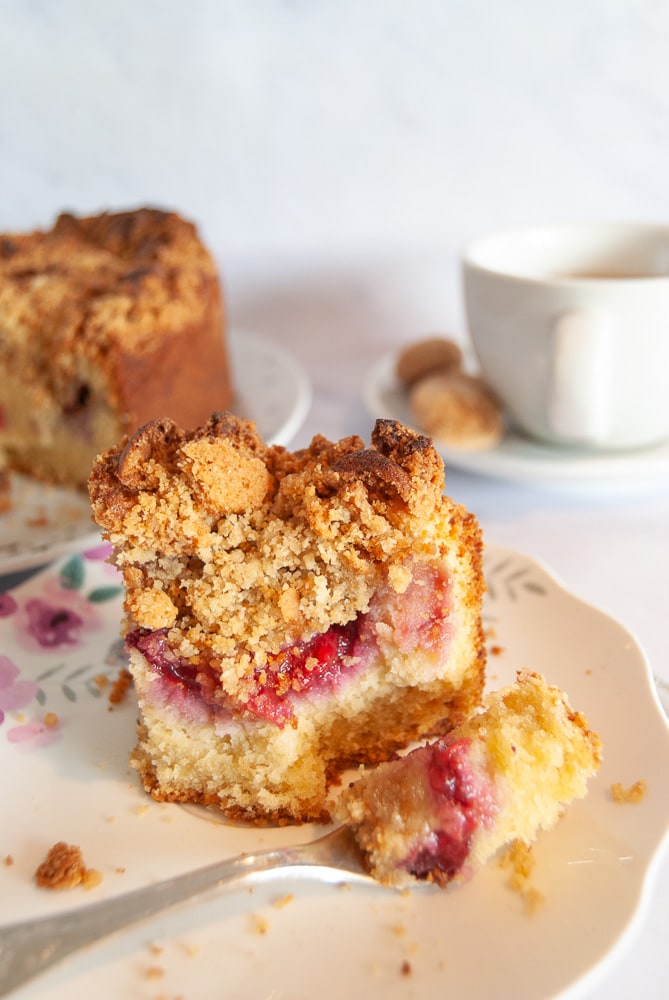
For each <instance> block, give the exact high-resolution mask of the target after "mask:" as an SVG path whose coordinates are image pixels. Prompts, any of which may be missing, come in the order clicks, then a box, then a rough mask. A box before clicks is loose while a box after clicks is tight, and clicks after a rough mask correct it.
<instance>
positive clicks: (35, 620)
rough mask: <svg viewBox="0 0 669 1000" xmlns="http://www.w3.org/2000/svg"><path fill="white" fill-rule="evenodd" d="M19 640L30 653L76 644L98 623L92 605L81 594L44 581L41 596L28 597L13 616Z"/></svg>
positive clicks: (53, 582) (70, 646) (54, 582)
mask: <svg viewBox="0 0 669 1000" xmlns="http://www.w3.org/2000/svg"><path fill="white" fill-rule="evenodd" d="M15 621H16V634H17V639H18V641H19V643H20V644H21V645H22V646H23V647H24V648H25V649H28V650H30V651H31V652H48V651H50V650H54V649H58V648H62V647H68V648H70V649H71V648H73V647H75V646H79V645H80V644H81V643H82V642H83V641H84V640H85V638H86V634H87V633H88V632H90V631H93V630H94V629H96V628H98V627H99V625H100V618H99V616H98V614H97V612H96V610H95V608H94V606H93V605H92V604H91V603H90V602H89V601H87V600H86V598H85V597H84V595H83V594H80V593H78V592H77V591H76V590H68V589H66V588H64V587H61V586H60V585H59V583H58V582H57V581H55V580H47V581H46V582H45V584H44V587H43V590H42V593H41V595H40V596H33V597H29V598H28V599H27V600H26V601H25V603H24V604H23V605H22V607H20V609H19V613H18V614H17V616H16V619H15Z"/></svg>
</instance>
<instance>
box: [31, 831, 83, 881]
mask: <svg viewBox="0 0 669 1000" xmlns="http://www.w3.org/2000/svg"><path fill="white" fill-rule="evenodd" d="M85 874H86V866H85V865H84V859H83V857H82V854H81V848H79V847H76V846H74V845H71V844H66V843H65V842H64V841H62V840H59V841H58V843H56V844H54V845H53V847H51V848H50V849H49V852H48V854H47V856H46V858H45V859H44V861H42V863H41V864H40V865H39V866H38V868H37V871H36V872H35V879H36V881H37V884H38V886H40V888H42V889H72V888H74V886H76V885H81V883H82V882H83V880H84V876H85Z"/></svg>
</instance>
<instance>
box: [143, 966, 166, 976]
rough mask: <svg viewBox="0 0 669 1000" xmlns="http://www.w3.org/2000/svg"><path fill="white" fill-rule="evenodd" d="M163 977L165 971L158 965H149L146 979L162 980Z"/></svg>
mask: <svg viewBox="0 0 669 1000" xmlns="http://www.w3.org/2000/svg"><path fill="white" fill-rule="evenodd" d="M164 975H165V970H164V969H162V968H161V967H160V966H159V965H150V966H149V967H148V968H147V970H146V978H147V979H162V977H163V976H164Z"/></svg>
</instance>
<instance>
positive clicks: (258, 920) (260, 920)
mask: <svg viewBox="0 0 669 1000" xmlns="http://www.w3.org/2000/svg"><path fill="white" fill-rule="evenodd" d="M251 919H252V921H253V933H254V934H259V935H261V936H262V935H263V934H267V931H268V930H269V924H268V922H267V921H266V920H265V918H264V917H261V916H260V914H258V913H254V914H253V915H252V918H251Z"/></svg>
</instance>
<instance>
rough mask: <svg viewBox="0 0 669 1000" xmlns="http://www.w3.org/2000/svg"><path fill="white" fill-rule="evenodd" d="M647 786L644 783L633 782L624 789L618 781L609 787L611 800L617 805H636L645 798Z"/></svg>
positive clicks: (641, 781)
mask: <svg viewBox="0 0 669 1000" xmlns="http://www.w3.org/2000/svg"><path fill="white" fill-rule="evenodd" d="M647 791H648V785H647V784H646V782H645V781H643V779H642V780H640V781H635V782H634V784H633V785H630V786H629V788H625V787H624V786H623V785H622V784H621V783H620V782H619V781H617V782H615V783H614V784H613V785H611V798H612V799H613V801H614V802H617V803H618V804H619V805H637V804H638V803H639V802H641V800H642V799H643V798H644V797H645V795H646V792H647Z"/></svg>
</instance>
